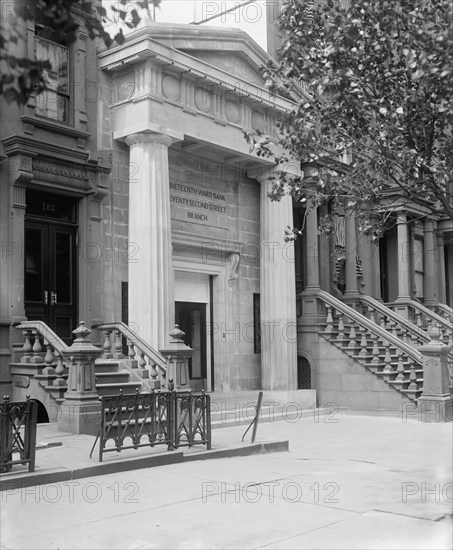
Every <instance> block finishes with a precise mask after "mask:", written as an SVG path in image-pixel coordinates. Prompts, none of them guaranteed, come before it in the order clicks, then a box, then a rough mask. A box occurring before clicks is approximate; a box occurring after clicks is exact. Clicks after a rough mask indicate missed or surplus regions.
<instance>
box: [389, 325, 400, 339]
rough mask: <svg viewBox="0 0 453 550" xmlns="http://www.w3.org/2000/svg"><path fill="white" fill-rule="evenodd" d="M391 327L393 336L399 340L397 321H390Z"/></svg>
mask: <svg viewBox="0 0 453 550" xmlns="http://www.w3.org/2000/svg"><path fill="white" fill-rule="evenodd" d="M389 325H390V327H391V329H392V334H393V336H394V337H395V338H398V331H397V323H396V322H395V321H390V322H389Z"/></svg>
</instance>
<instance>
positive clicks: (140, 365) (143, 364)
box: [138, 351, 147, 369]
mask: <svg viewBox="0 0 453 550" xmlns="http://www.w3.org/2000/svg"><path fill="white" fill-rule="evenodd" d="M139 356H140V359H139V360H138V368H139V369H146V367H147V364H146V359H145V354H144V353H143V351H140V352H139Z"/></svg>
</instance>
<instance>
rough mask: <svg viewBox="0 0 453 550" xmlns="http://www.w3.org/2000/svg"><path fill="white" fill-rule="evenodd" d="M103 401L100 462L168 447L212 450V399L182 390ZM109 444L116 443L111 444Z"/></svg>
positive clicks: (104, 397)
mask: <svg viewBox="0 0 453 550" xmlns="http://www.w3.org/2000/svg"><path fill="white" fill-rule="evenodd" d="M99 399H100V401H101V426H100V430H99V434H98V436H97V438H96V441H95V442H94V445H93V448H92V449H91V453H90V457H91V456H92V454H93V450H94V447H95V446H96V443H97V441H98V440H99V462H102V459H103V455H104V453H108V452H113V451H116V452H120V451H122V450H125V449H139V448H141V447H155V446H157V445H165V446H166V447H167V450H173V449H177V448H178V447H184V446H188V447H191V446H193V445H206V448H207V449H208V450H209V449H210V448H211V413H210V396H209V395H207V394H206V393H205V392H204V391H203V392H201V393H192V392H181V391H167V390H162V391H152V392H151V393H138V392H137V393H135V394H133V395H125V394H123V393H120V394H118V395H108V396H103V397H100V398H99ZM109 442H112V443H113V444H112V443H110V444H109Z"/></svg>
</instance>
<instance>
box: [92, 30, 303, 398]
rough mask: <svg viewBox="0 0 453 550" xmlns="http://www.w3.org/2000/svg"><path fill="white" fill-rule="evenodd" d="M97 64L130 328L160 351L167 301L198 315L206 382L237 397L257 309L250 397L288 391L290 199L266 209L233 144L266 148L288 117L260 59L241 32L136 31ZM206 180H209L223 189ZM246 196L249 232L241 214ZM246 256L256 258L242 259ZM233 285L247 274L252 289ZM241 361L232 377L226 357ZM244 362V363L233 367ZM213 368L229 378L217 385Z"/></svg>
mask: <svg viewBox="0 0 453 550" xmlns="http://www.w3.org/2000/svg"><path fill="white" fill-rule="evenodd" d="M195 31H196V32H195ZM214 43H215V46H214ZM99 58H100V66H101V69H103V70H104V72H105V74H106V75H107V76H108V78H109V83H110V84H109V85H110V87H111V89H112V90H113V94H112V100H111V102H110V106H109V107H110V110H111V116H110V126H111V130H112V134H113V138H114V139H115V140H117V141H119V142H123V143H125V144H126V145H127V146H128V148H129V190H128V193H129V199H128V200H129V202H128V246H129V247H131V246H133V247H134V250H135V251H136V254H135V255H134V258H133V260H132V261H131V260H129V262H128V266H127V281H128V322H129V323H130V324H133V326H134V327H135V329H136V330H137V331H138V332H139V334H140V335H141V336H142V337H143V338H144V339H145V340H146V341H148V342H149V343H150V344H151V345H153V346H154V347H156V348H158V349H162V348H163V347H165V346H166V345H167V343H168V342H167V335H168V332H169V331H170V330H171V328H172V327H173V325H174V323H175V296H179V298H177V299H176V303H178V300H181V299H183V300H189V299H190V300H191V301H193V302H194V303H198V306H197V307H198V309H197V308H195V306H194V307H192V309H191V311H192V312H195V313H196V312H197V311H198V312H199V313H200V314H203V315H206V319H207V321H206V322H207V323H211V330H212V331H213V333H214V334H213V335H212V336H211V337H210V336H209V330H208V331H207V332H208V335H207V338H208V339H209V338H211V339H210V341H209V347H210V349H211V355H212V357H211V359H210V360H209V358H208V363H209V365H210V367H211V369H212V373H211V375H209V373H208V380H209V379H211V380H212V378H213V377H214V370H215V372H217V374H216V376H215V380H216V381H217V383H220V387H219V389H223V390H227V389H229V388H233V389H234V388H236V389H241V388H240V385H241V382H239V381H240V380H241V379H249V380H250V381H249V382H248V384H252V385H253V384H257V382H254V381H253V380H255V379H256V373H255V370H254V367H253V365H254V364H255V363H256V359H259V356H258V357H252V356H250V358H249V359H247V357H249V353H250V351H249V349H250V347H251V345H250V344H251V338H252V336H251V334H252V331H251V328H250V325H251V324H253V322H252V320H253V319H255V321H254V322H255V328H254V336H253V339H254V340H255V344H254V347H255V354H256V353H257V351H256V348H257V344H256V339H257V338H259V332H258V336H257V332H256V331H257V327H256V311H255V313H253V307H255V306H254V305H253V304H255V305H256V304H257V303H258V302H257V301H256V297H257V296H258V298H259V303H260V308H259V310H260V311H259V315H260V318H259V319H258V321H259V322H260V324H261V340H260V343H261V350H260V351H261V369H260V371H261V372H260V374H259V376H260V387H262V388H265V389H271V390H293V389H295V388H296V369H297V367H296V363H297V345H296V339H297V334H296V313H295V302H296V300H295V280H294V278H295V274H294V250H293V246H292V244H286V243H285V242H284V230H285V228H286V227H288V226H290V227H292V224H293V222H292V199H291V198H290V197H285V198H284V200H282V201H281V203H272V202H271V201H270V200H269V199H268V197H267V193H268V191H269V186H270V183H269V181H268V176H269V175H270V170H272V169H273V165H272V162H270V161H269V160H266V159H262V158H258V157H257V156H256V155H255V154H254V153H253V152H252V151H250V149H249V145H248V143H247V142H246V140H245V138H244V135H243V131H244V130H247V131H251V132H253V131H261V132H264V133H266V134H267V135H269V136H271V137H274V138H276V133H275V132H276V127H277V120H278V118H279V117H280V116H281V114H282V113H283V112H285V111H288V110H289V109H290V108H291V107H292V103H291V102H290V101H289V100H287V99H284V98H282V97H279V96H275V95H272V94H271V93H270V92H269V91H268V90H267V88H266V87H265V82H264V79H263V78H262V76H261V73H260V71H259V67H260V66H261V65H264V64H265V63H266V61H267V59H268V58H267V54H265V52H264V51H262V50H261V49H260V48H259V47H258V46H257V45H256V43H254V42H253V41H252V40H251V39H250V38H249V37H248V36H247V35H246V34H245V33H243V32H242V31H232V30H231V29H229V30H228V31H223V30H222V31H219V29H210V28H209V27H205V28H203V29H194V28H193V27H190V26H187V25H176V26H175V25H165V24H159V25H157V24H154V23H152V22H147V23H146V25H144V26H143V27H141V28H139V29H137V30H136V31H134V32H132V33H131V34H130V35H129V40H128V42H127V43H126V44H124V45H123V46H122V47H121V48H112V49H109V50H105V51H102V50H101V53H100V55H99ZM169 149H170V153H171V156H172V158H173V163H175V162H178V159H179V158H180V157H181V158H183V157H184V158H185V159H187V160H186V161H184V162H185V163H186V164H185V167H182V168H181V170H180V171H179V172H178V175H177V176H173V180H171V178H170V175H169ZM187 155H193V157H192V158H193V159H200V160H198V161H196V162H195V163H194V161H193V160H192V158H190V156H189V157H188V156H187ZM189 158H190V161H189V160H188V159H189ZM189 164H190V169H189V167H188V166H189ZM195 164H196V165H197V166H195ZM200 166H201V168H200ZM232 167H233V168H234V170H233V171H232ZM173 170H174V168H173ZM196 171H198V173H199V174H200V176H199V178H198V179H197V178H196V177H195V176H192V174H194V173H195V172H196ZM232 172H233V176H232ZM219 174H220V176H219ZM211 175H213V176H216V177H217V180H216V181H218V176H219V177H220V182H221V185H220V187H217V188H215V187H214V186H213V185H214V184H213V183H212V182H211V181H210V180H211V179H212V178H211ZM214 179H215V178H214ZM214 179H212V181H214ZM238 186H239V188H240V189H242V191H239V192H238V190H239V188H238ZM257 187H259V189H257V190H256V191H255V190H254V189H256V188H257ZM243 193H245V195H244V196H242V194H243ZM254 196H256V200H257V201H258V200H259V202H258V203H257V204H256V206H259V208H257V209H256V213H257V214H258V211H259V217H258V218H256V215H255V214H254V213H253V211H252V210H250V208H251V207H252V202H251V201H252V200H253V201H255V199H252V197H254ZM200 197H201V198H200ZM248 197H249V198H248ZM260 197H261V198H260ZM248 202H250V206H248ZM254 208H255V206H254ZM182 220H186V222H185V223H182ZM172 222H173V223H172ZM257 223H259V226H257V225H256V224H257ZM203 224H204V225H203ZM259 228H261V229H259ZM260 232H261V233H260ZM258 238H259V239H260V240H259V241H258ZM263 243H266V244H268V245H269V246H268V247H267V248H266V247H265V246H264V245H263ZM257 248H259V249H260V253H259V254H258V255H256V258H255V257H254V256H255V255H254V254H251V250H256V249H257ZM206 251H208V253H206ZM269 254H271V255H272V258H270V257H269ZM175 258H176V259H177V261H176V262H175ZM233 259H234V262H233ZM232 262H233V263H232ZM233 264H234V266H233ZM232 266H233V267H232ZM175 270H177V271H176V272H177V273H178V277H177V278H176V282H177V283H178V284H179V287H178V289H179V290H177V292H176V291H175V284H176V283H175ZM223 273H225V275H223ZM184 274H185V275H184ZM238 274H239V275H240V274H245V275H246V276H247V275H250V274H252V275H253V277H255V280H256V281H257V282H259V285H258V286H257V285H256V284H255V283H253V279H248V280H245V279H244V277H243V276H242V277H241V276H239V277H238ZM195 276H196V277H195ZM193 277H195V279H194V281H195V282H196V280H198V281H200V284H202V281H206V285H208V286H210V288H211V295H210V296H211V297H210V298H209V297H208V295H207V294H206V293H204V292H203V291H202V288H201V287H200V288H199V290H197V288H196V287H193V288H194V291H193V294H194V296H193V297H191V296H187V293H185V290H183V287H184V284H185V283H184V281H185V279H187V278H189V279H190V278H193ZM197 277H198V279H196V278H197ZM203 278H204V279H203ZM222 281H225V282H224V283H222ZM194 284H195V283H194ZM203 284H204V283H203ZM181 285H183V286H181ZM184 288H185V287H184ZM254 293H255V294H254ZM283 295H284V296H283ZM252 298H253V304H252ZM200 302H201V304H200ZM242 302H244V304H243V305H241V303H242ZM204 303H205V304H207V306H206V307H207V308H208V309H206V307H205V306H204V305H203V304H204ZM245 303H247V304H249V305H247V306H246V305H245ZM200 308H201V309H200ZM209 308H210V309H209ZM179 309H181V308H179ZM203 311H204V312H206V313H202V312H203ZM209 311H210V313H209ZM195 313H192V315H193V314H195ZM253 316H255V317H253ZM217 327H219V328H217ZM203 328H205V327H203ZM238 350H241V353H242V357H238V358H237V361H238V363H237V364H236V365H237V366H236V365H235V364H231V359H230V358H229V354H235V353H236V352H237V351H238ZM195 353H197V351H196V352H195ZM244 357H245V359H244ZM241 361H242V362H243V361H246V362H247V361H248V362H249V363H248V364H246V365H244V366H243V367H241V366H240V365H241ZM214 362H215V366H214ZM209 365H208V370H209V368H210V367H209ZM222 365H224V368H227V369H230V374H228V375H226V374H224V373H222V374H221V375H219V374H218V373H219V369H221V368H222ZM219 381H221V382H219Z"/></svg>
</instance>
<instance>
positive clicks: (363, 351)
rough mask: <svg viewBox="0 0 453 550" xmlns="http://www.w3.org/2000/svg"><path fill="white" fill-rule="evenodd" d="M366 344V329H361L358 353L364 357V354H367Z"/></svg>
mask: <svg viewBox="0 0 453 550" xmlns="http://www.w3.org/2000/svg"><path fill="white" fill-rule="evenodd" d="M367 346H368V341H367V337H366V329H363V331H362V338H361V339H360V353H359V355H360V356H361V357H364V356H365V355H367V354H368V350H367Z"/></svg>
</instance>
